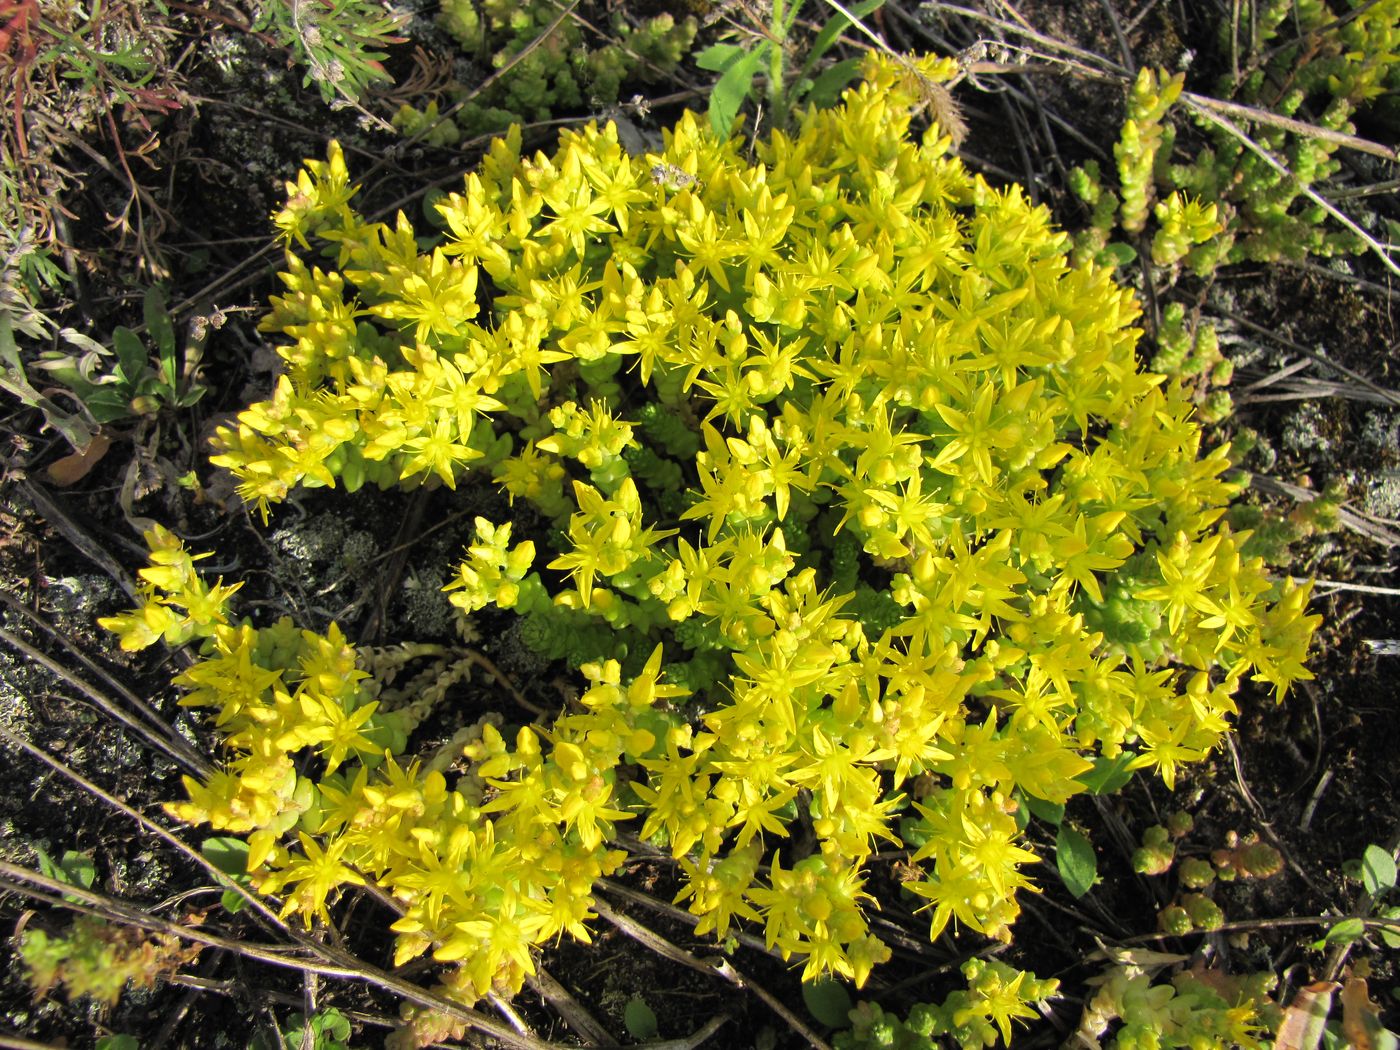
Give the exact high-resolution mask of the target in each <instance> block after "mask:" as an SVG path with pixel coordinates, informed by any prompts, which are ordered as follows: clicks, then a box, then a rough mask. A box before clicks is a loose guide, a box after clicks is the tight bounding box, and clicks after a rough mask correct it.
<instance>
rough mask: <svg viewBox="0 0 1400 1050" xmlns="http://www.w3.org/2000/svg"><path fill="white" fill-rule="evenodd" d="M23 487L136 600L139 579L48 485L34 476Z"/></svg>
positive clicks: (43, 513)
mask: <svg viewBox="0 0 1400 1050" xmlns="http://www.w3.org/2000/svg"><path fill="white" fill-rule="evenodd" d="M19 489H20V491H21V492H23V493H24V495H25V498H26V499H28V500H29V504H30V506H32V507H33V508H34V509H35V510H36V511H37V512H38V513H39V515H40V516H41V517H43V519H44V520H45V521H47V522H48V523H49V524H50V525H52V526H53V527H54V528H56V529H57V530H58V531H59V532H60V533H61V534H62V535H63V538H64V539H66V540H67V541H68V542H69V543H71V544H72V545H73V546H74V547H76V548H77V549H78V551H79V552H80V553H82V554H83V555H84V556H86V557H87V558H88V559H90V560H91V561H92V562H93V564H95V565H97V566H98V568H100V569H101V570H102V571H103V572H105V573H106V574H107V575H108V576H110V577H112V579H113V580H115V581H116V584H117V586H118V587H120V588H121V589H122V590H123V591H125V592H126V595H127V597H128V598H130V599H131V600H132V601H136V599H137V598H138V597H139V591H138V590H137V588H136V581H135V580H133V579H132V578H131V574H130V573H128V572H127V571H126V570H125V569H123V568H122V567H121V566H120V565H119V564H117V561H116V559H115V558H113V557H112V556H111V555H110V554H108V553H107V551H106V549H105V548H103V547H102V546H101V545H100V544H98V543H97V541H96V540H94V539H93V538H92V537H91V536H89V535H88V534H87V531H86V530H85V529H84V528H83V527H82V526H81V525H79V524H78V523H77V522H76V521H74V520H73V518H72V515H70V514H69V513H68V512H67V511H66V510H64V509H63V507H62V506H60V504H59V503H58V501H57V500H55V499H54V498H53V496H51V495H50V494H49V492H48V490H47V489H45V488H44V486H42V485H40V484H39V483H38V482H36V481H35V480H34V479H33V478H26V479H25V480H24V481H22V482H20V484H19Z"/></svg>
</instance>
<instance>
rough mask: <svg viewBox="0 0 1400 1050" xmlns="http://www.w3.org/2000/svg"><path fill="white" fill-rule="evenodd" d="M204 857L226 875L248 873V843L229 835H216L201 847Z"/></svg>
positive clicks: (200, 850)
mask: <svg viewBox="0 0 1400 1050" xmlns="http://www.w3.org/2000/svg"><path fill="white" fill-rule="evenodd" d="M199 852H200V853H203V854H204V859H205V860H207V861H208V862H209V863H210V864H212V865H214V867H216V868H218V869H219V870H220V871H222V872H223V873H224V874H225V875H246V874H247V873H248V843H246V842H244V841H243V840H242V839H236V838H233V837H232V836H229V835H216V836H215V837H213V838H208V839H205V840H204V843H203V844H202V845H201V846H200V847H199Z"/></svg>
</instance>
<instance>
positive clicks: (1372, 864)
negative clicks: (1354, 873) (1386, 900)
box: [1361, 845, 1395, 897]
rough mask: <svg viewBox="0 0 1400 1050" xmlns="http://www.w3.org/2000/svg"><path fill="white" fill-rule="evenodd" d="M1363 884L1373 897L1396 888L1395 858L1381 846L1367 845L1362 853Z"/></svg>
mask: <svg viewBox="0 0 1400 1050" xmlns="http://www.w3.org/2000/svg"><path fill="white" fill-rule="evenodd" d="M1361 884H1362V885H1363V886H1365V887H1366V892H1367V893H1369V894H1370V895H1371V896H1373V897H1379V896H1380V895H1381V894H1382V893H1384V892H1385V891H1386V890H1390V889H1394V888H1395V858H1394V857H1392V856H1391V855H1390V853H1389V852H1388V851H1386V850H1384V849H1382V848H1381V847H1380V846H1375V845H1371V846H1367V847H1366V852H1365V853H1363V854H1362V855H1361Z"/></svg>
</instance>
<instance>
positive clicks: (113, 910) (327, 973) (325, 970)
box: [0, 862, 563, 1050]
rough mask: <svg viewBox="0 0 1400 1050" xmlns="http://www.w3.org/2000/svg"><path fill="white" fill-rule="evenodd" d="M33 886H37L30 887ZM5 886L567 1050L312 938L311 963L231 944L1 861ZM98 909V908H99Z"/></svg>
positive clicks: (524, 1045) (547, 1049)
mask: <svg viewBox="0 0 1400 1050" xmlns="http://www.w3.org/2000/svg"><path fill="white" fill-rule="evenodd" d="M26 883H29V884H32V885H29V886H26V885H25V884H26ZM0 886H3V887H5V888H7V889H10V890H13V891H14V892H17V893H24V894H26V895H28V896H31V897H34V898H35V899H37V900H43V901H45V902H47V903H49V904H52V905H54V906H56V907H64V908H69V909H71V910H77V911H89V912H91V913H93V914H102V913H103V912H105V913H106V914H107V915H108V916H109V917H110V916H117V917H119V919H120V921H121V922H124V923H127V924H128V925H131V926H137V927H140V928H141V929H144V930H150V931H152V932H154V933H167V934H170V935H171V936H174V937H179V938H181V939H182V940H188V941H192V942H194V943H196V944H203V945H205V946H206V947H210V948H219V949H222V950H224V951H228V952H233V953H234V954H236V955H241V956H243V957H244V958H247V959H253V960H255V961H257V962H263V963H268V964H269V965H272V966H278V967H281V968H283V969H291V970H298V971H301V972H303V973H314V974H317V975H319V976H321V977H334V978H338V979H341V980H358V981H364V982H365V983H367V984H371V985H374V986H376V987H378V988H382V989H384V990H385V991H388V992H392V993H394V994H395V995H398V996H400V997H401V998H404V999H407V1000H408V1001H410V1002H412V1003H416V1004H417V1005H419V1006H426V1007H428V1008H429V1009H433V1010H440V1011H442V1012H444V1013H446V1014H448V1015H449V1016H452V1017H455V1018H457V1019H459V1020H462V1021H465V1022H466V1023H467V1024H469V1025H470V1026H471V1027H473V1028H474V1029H476V1030H477V1031H479V1032H481V1033H482V1034H484V1035H488V1036H491V1037H492V1038H493V1039H499V1040H500V1041H501V1042H502V1043H505V1044H506V1045H507V1046H512V1047H519V1048H521V1050H563V1047H562V1046H561V1045H560V1044H558V1043H547V1042H544V1041H542V1040H539V1039H535V1038H533V1037H531V1036H525V1035H520V1034H518V1033H516V1032H514V1031H512V1030H511V1029H510V1028H508V1027H507V1026H505V1025H502V1024H499V1023H497V1022H496V1021H493V1020H492V1019H491V1018H489V1017H487V1016H486V1015H485V1014H481V1013H477V1012H476V1011H475V1010H469V1009H467V1008H466V1007H464V1006H462V1005H460V1004H459V1003H454V1002H452V1001H451V1000H449V999H444V998H442V997H441V996H438V995H434V994H432V993H431V992H428V991H425V990H424V989H422V988H419V987H418V986H417V985H413V984H409V983H408V982H406V981H401V980H399V979H398V978H396V977H394V976H393V975H391V974H388V973H385V972H384V971H382V970H380V969H378V968H376V967H374V966H370V965H369V964H368V963H365V962H363V961H362V960H360V959H356V958H355V957H354V956H352V955H350V954H349V953H346V952H340V951H337V950H336V949H334V948H332V947H330V946H329V945H325V944H322V943H320V942H319V941H315V940H312V939H311V938H309V937H300V936H298V937H297V939H298V941H299V942H300V947H302V948H304V949H307V950H309V951H311V952H312V953H313V954H314V955H315V956H316V958H312V959H307V958H303V957H299V956H295V955H290V954H286V953H285V952H284V951H281V950H278V949H275V948H268V947H264V946H259V945H250V944H248V943H246V942H244V941H236V940H231V939H229V938H227V937H220V936H218V935H216V934H211V933H206V932H205V931H203V930H198V929H194V928H192V927H189V926H181V925H179V924H178V923H173V922H167V921H166V920H164V919H159V918H157V917H156V916H154V915H151V914H149V913H148V912H145V911H143V910H142V909H140V908H139V907H134V906H131V905H129V904H127V903H126V902H124V901H119V900H117V899H116V898H113V897H108V896H107V895H105V894H102V893H97V892H96V891H94V890H90V889H84V888H82V887H80V886H72V885H69V884H68V883H64V882H59V881H57V880H55V879H49V878H47V877H45V876H43V875H40V874H39V873H38V872H33V871H30V870H29V869H27V868H22V867H19V866H18V865H14V864H8V863H5V862H0ZM33 886H38V887H41V890H47V891H49V892H47V893H44V892H41V891H40V890H35V889H34V888H33ZM72 897H77V898H79V899H80V900H82V901H85V902H87V906H84V905H82V904H75V903H74V902H73V901H72V900H70V899H67V898H72ZM94 906H95V908H94Z"/></svg>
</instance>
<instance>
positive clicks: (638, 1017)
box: [622, 995, 660, 1042]
mask: <svg viewBox="0 0 1400 1050" xmlns="http://www.w3.org/2000/svg"><path fill="white" fill-rule="evenodd" d="M622 1023H623V1024H624V1025H626V1026H627V1034H628V1035H630V1036H631V1037H632V1038H633V1039H637V1040H639V1041H641V1042H648V1041H649V1040H652V1039H655V1038H656V1036H657V1034H658V1032H659V1031H660V1029H659V1028H658V1027H657V1024H656V1013H655V1011H653V1010H652V1008H651V1007H650V1006H648V1005H647V1004H646V1000H644V999H643V998H642V997H641V996H640V995H634V996H632V998H631V999H629V1000H627V1006H626V1007H625V1008H624V1009H623V1011H622Z"/></svg>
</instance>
